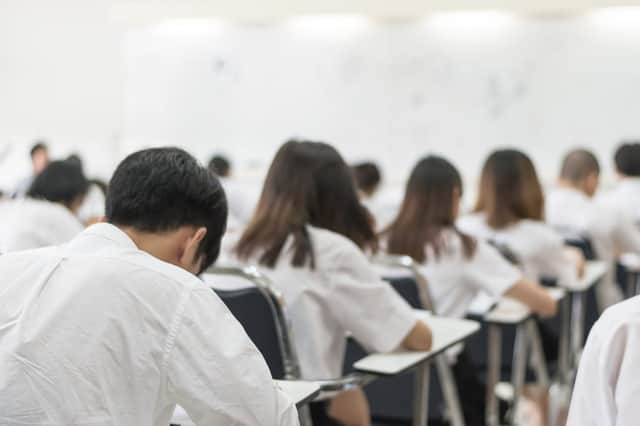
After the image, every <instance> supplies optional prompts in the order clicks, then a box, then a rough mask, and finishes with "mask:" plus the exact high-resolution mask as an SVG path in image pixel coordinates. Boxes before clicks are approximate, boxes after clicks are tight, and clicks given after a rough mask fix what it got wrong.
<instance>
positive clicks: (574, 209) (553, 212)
mask: <svg viewBox="0 0 640 426" xmlns="http://www.w3.org/2000/svg"><path fill="white" fill-rule="evenodd" d="M546 217H547V222H548V223H549V224H550V225H551V226H553V227H554V228H558V229H560V228H562V229H566V230H569V231H574V232H578V233H580V234H583V235H586V236H588V237H589V238H590V240H591V242H592V244H593V248H594V249H595V252H596V255H597V256H598V258H599V259H601V260H604V261H606V262H608V263H610V265H611V267H610V268H609V272H608V273H607V275H606V276H605V277H604V279H603V282H602V285H601V286H599V288H598V290H597V291H598V299H599V302H600V305H601V306H602V307H603V308H604V307H607V306H610V305H612V304H614V303H617V302H619V301H620V300H621V299H622V295H621V294H620V291H619V290H618V287H617V286H616V285H615V267H614V262H615V260H616V259H617V258H618V256H619V255H620V254H622V253H624V252H634V253H640V230H638V229H637V228H636V226H635V225H634V224H633V222H632V221H631V220H630V219H629V218H628V217H627V216H626V215H624V214H622V213H620V212H619V211H616V210H613V209H611V208H607V207H605V206H604V205H602V204H599V203H597V202H595V201H594V200H593V199H592V198H589V197H587V195H585V194H584V193H582V192H580V191H578V190H575V189H571V188H557V189H555V190H553V191H551V192H550V193H549V194H548V195H547V200H546Z"/></svg>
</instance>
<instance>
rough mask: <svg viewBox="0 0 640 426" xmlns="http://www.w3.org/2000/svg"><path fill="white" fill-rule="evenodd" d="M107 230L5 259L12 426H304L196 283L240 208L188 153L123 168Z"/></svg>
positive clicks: (3, 372) (149, 157) (0, 313)
mask: <svg viewBox="0 0 640 426" xmlns="http://www.w3.org/2000/svg"><path fill="white" fill-rule="evenodd" d="M106 214H107V221H108V223H100V224H96V225H93V226H92V227H90V228H88V229H87V230H86V231H84V232H83V233H82V234H80V235H79V236H78V237H76V238H75V239H74V240H72V241H71V242H70V243H69V244H67V245H64V246H57V247H51V248H46V249H39V250H33V251H24V252H19V253H12V254H8V255H4V256H0V275H1V276H2V277H3V280H2V281H0V294H2V297H3V303H2V304H0V330H1V332H0V347H1V348H2V350H1V351H0V413H2V414H1V415H0V416H1V418H2V423H6V424H58V425H80V424H82V425H85V424H86V425H89V424H91V425H105V426H106V425H123V426H124V425H131V426H133V425H136V426H138V425H154V426H166V425H168V424H169V420H170V418H171V415H172V413H173V410H174V408H175V406H176V404H180V405H181V406H182V407H183V408H184V409H185V410H186V412H187V413H188V414H189V416H190V417H191V418H192V419H193V420H194V422H195V423H196V424H198V425H203V426H204V425H207V426H209V425H230V424H237V425H264V426H272V425H297V424H298V420H297V413H296V410H295V408H294V406H293V405H292V404H291V402H290V401H289V400H288V399H287V398H286V397H285V396H284V395H282V394H281V393H280V392H279V391H278V390H276V389H275V388H274V385H273V383H272V379H271V377H270V373H269V370H268V367H267V365H266V363H265V361H264V359H263V358H262V356H261V355H260V354H259V352H258V351H257V349H256V348H255V346H254V345H253V344H252V343H251V341H250V340H249V338H248V337H247V335H246V334H245V332H244V330H243V329H242V327H241V326H240V324H239V323H238V322H237V321H236V320H235V319H234V318H233V316H232V315H231V313H230V312H229V311H228V310H227V309H226V307H225V306H224V305H223V303H222V302H221V301H220V300H219V299H218V298H217V297H216V296H215V294H214V293H213V292H212V291H211V290H210V289H209V288H208V287H207V286H205V285H204V284H203V283H202V282H201V281H200V280H199V279H198V278H197V277H196V276H195V274H199V273H200V272H201V271H203V270H204V269H206V268H207V267H208V266H209V265H211V264H212V263H213V262H214V261H215V259H216V257H217V256H218V252H219V247H220V239H221V237H222V234H223V233H224V230H225V222H226V215H227V207H226V201H225V196H224V193H223V191H222V189H221V187H220V184H219V182H218V180H217V179H216V178H215V177H214V176H213V175H212V174H210V173H209V172H208V171H207V170H206V169H205V168H203V167H200V166H199V165H198V164H197V162H196V161H195V160H194V159H193V157H191V156H190V155H189V154H187V153H186V152H184V151H182V150H180V149H177V148H161V149H149V150H145V151H140V152H137V153H134V154H131V155H130V156H129V157H127V158H126V159H125V160H124V161H123V162H122V163H121V164H120V165H119V166H118V168H117V170H116V172H115V174H114V175H113V178H112V180H111V184H110V191H109V195H108V196H107V209H106Z"/></svg>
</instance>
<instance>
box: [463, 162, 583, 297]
mask: <svg viewBox="0 0 640 426" xmlns="http://www.w3.org/2000/svg"><path fill="white" fill-rule="evenodd" d="M543 218H544V196H543V193H542V187H541V185H540V181H539V180H538V176H537V174H536V171H535V168H534V166H533V163H532V162H531V160H530V159H529V157H527V156H526V155H525V154H524V153H522V152H520V151H517V150H512V149H504V150H497V151H494V152H493V153H492V154H491V155H490V156H489V157H488V158H487V160H486V161H485V164H484V166H483V169H482V177H481V180H480V188H479V191H478V199H477V201H476V206H475V209H474V213H473V214H470V215H467V216H464V217H461V218H460V220H458V226H459V227H460V229H461V230H462V231H464V232H466V233H468V234H470V235H473V236H475V237H477V238H480V239H483V240H487V241H490V242H493V243H496V244H498V245H503V246H505V248H507V249H508V250H509V251H511V252H512V253H513V254H515V255H516V257H517V258H518V261H519V262H520V265H521V266H522V268H523V271H524V274H525V277H526V278H528V279H529V280H532V281H538V280H539V279H541V278H553V279H556V280H557V281H558V284H560V285H567V286H570V285H574V284H575V281H576V279H577V270H578V268H577V265H576V261H577V259H573V258H572V257H571V256H570V255H568V254H567V252H566V250H565V249H564V241H563V239H562V236H561V235H560V234H558V233H557V232H556V231H555V230H553V229H552V228H551V227H550V226H549V225H547V224H545V223H544V222H543Z"/></svg>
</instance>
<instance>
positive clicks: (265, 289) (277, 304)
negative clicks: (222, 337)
mask: <svg viewBox="0 0 640 426" xmlns="http://www.w3.org/2000/svg"><path fill="white" fill-rule="evenodd" d="M207 273H208V274H213V275H218V276H232V277H236V278H242V279H244V280H246V281H248V282H249V283H250V284H252V285H251V286H249V287H246V288H241V289H237V290H219V289H213V291H215V293H216V294H217V295H218V296H219V297H220V298H221V299H222V301H223V302H224V303H225V304H226V306H227V307H228V308H229V310H230V311H231V313H232V314H233V315H234V317H235V318H236V319H237V320H238V322H240V324H242V326H243V327H244V329H245V331H246V332H247V335H248V336H249V338H251V340H252V341H253V343H254V344H255V345H256V347H257V348H258V350H259V351H260V352H261V353H262V355H263V356H264V358H265V360H266V362H267V365H268V366H269V369H270V371H271V374H272V376H273V378H274V379H285V380H296V379H301V376H300V367H299V363H298V358H297V355H296V353H295V348H294V346H293V341H292V338H291V332H290V330H289V327H288V325H287V320H286V317H285V314H284V310H283V308H282V304H281V300H282V297H281V295H280V294H279V292H278V291H277V290H276V289H275V288H274V287H273V285H272V284H271V283H270V281H269V280H268V279H267V277H265V276H264V275H263V274H261V273H260V272H258V270H257V269H256V268H255V267H242V268H236V267H215V266H214V267H212V268H209V269H208V270H207ZM371 380H373V378H372V377H371V376H368V375H365V374H357V373H354V374H350V375H348V376H344V377H341V378H338V379H333V380H321V381H315V382H316V383H318V385H319V386H320V390H321V391H320V396H318V397H317V398H316V399H315V400H316V401H320V400H325V399H328V398H331V397H333V396H335V395H336V394H338V393H340V392H343V391H346V390H349V389H353V388H355V387H361V386H364V385H365V384H366V383H368V382H369V381H371ZM300 411H301V424H304V425H311V421H310V420H309V417H308V413H307V412H306V410H300Z"/></svg>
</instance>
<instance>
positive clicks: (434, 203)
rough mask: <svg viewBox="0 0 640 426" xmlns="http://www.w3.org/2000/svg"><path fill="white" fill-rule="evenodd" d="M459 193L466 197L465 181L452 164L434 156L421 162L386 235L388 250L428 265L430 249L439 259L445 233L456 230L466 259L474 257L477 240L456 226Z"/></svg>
mask: <svg viewBox="0 0 640 426" xmlns="http://www.w3.org/2000/svg"><path fill="white" fill-rule="evenodd" d="M456 190H457V191H459V194H460V195H462V179H460V174H459V173H458V171H457V170H456V168H455V167H454V166H453V165H452V164H451V163H449V162H448V161H447V160H445V159H444V158H441V157H437V156H433V155H431V156H428V157H426V158H423V159H422V160H420V161H419V162H418V164H416V166H415V167H414V168H413V171H412V172H411V176H410V177H409V181H408V183H407V188H406V191H405V196H404V201H403V202H402V206H401V207H400V212H399V213H398V216H397V217H396V219H395V220H394V221H393V222H392V223H391V225H389V227H388V228H387V229H386V230H385V231H384V232H383V234H384V235H386V237H387V251H388V252H389V253H391V254H402V255H408V256H411V257H412V258H413V259H415V260H416V261H418V262H425V261H427V260H428V259H427V246H430V247H431V248H432V249H433V252H434V255H435V257H436V258H438V257H439V256H440V254H441V253H442V250H443V249H444V248H445V244H446V241H445V240H444V239H443V238H442V231H443V230H445V229H452V230H453V231H454V232H456V233H457V234H458V235H459V236H460V239H461V240H462V246H463V250H464V254H465V256H466V257H467V258H468V257H470V256H471V255H473V252H474V250H475V247H476V243H475V240H474V239H473V238H471V237H469V236H468V235H466V234H463V233H461V232H460V231H458V230H457V229H456V227H455V221H456V211H455V200H454V194H455V191H456Z"/></svg>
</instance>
